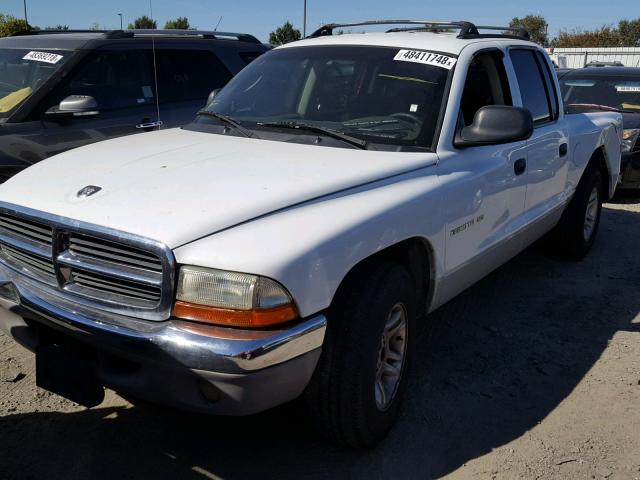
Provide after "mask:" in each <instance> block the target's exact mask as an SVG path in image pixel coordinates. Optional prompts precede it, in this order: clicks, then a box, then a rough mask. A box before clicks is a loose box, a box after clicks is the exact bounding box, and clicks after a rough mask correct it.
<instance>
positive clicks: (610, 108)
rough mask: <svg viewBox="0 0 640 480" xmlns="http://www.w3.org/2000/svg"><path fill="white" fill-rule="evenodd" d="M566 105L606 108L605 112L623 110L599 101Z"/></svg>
mask: <svg viewBox="0 0 640 480" xmlns="http://www.w3.org/2000/svg"><path fill="white" fill-rule="evenodd" d="M565 107H578V108H593V109H594V110H604V111H605V112H619V113H622V110H620V109H619V108H615V107H610V106H609V105H599V104H597V103H567V104H566V105H565Z"/></svg>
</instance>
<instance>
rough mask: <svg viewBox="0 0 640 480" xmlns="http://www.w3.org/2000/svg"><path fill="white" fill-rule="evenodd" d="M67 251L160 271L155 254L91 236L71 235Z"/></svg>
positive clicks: (158, 261) (160, 265) (159, 262)
mask: <svg viewBox="0 0 640 480" xmlns="http://www.w3.org/2000/svg"><path fill="white" fill-rule="evenodd" d="M69 251H71V252H73V253H80V254H84V255H86V256H88V257H95V258H97V259H99V260H102V261H105V262H113V263H118V264H125V265H128V266H130V267H132V268H139V269H143V270H151V271H162V263H161V261H160V259H159V258H158V257H156V256H153V255H149V254H148V253H146V252H142V251H140V250H138V249H136V248H131V247H128V248H127V247H125V246H124V245H118V244H114V243H113V242H105V241H102V240H98V239H94V238H91V237H85V236H79V235H71V237H70V238H69Z"/></svg>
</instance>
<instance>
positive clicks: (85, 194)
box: [76, 185, 102, 198]
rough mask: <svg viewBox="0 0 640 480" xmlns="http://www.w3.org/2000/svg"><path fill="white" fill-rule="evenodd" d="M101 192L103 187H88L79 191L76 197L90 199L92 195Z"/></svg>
mask: <svg viewBox="0 0 640 480" xmlns="http://www.w3.org/2000/svg"><path fill="white" fill-rule="evenodd" d="M100 190H102V187H97V186H95V185H87V186H86V187H84V188H82V189H80V190H78V193H76V196H77V197H78V198H85V197H90V196H91V195H93V194H95V193H98V192H99V191H100Z"/></svg>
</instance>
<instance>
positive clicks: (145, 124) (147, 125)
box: [136, 120, 163, 130]
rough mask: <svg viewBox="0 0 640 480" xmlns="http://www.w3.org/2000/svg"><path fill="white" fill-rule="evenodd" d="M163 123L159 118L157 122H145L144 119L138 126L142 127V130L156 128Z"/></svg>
mask: <svg viewBox="0 0 640 480" xmlns="http://www.w3.org/2000/svg"><path fill="white" fill-rule="evenodd" d="M162 125H163V123H162V122H161V121H160V120H158V121H157V122H145V121H144V120H143V122H142V123H139V124H138V125H136V128H140V129H142V130H147V129H149V128H156V127H161V126H162Z"/></svg>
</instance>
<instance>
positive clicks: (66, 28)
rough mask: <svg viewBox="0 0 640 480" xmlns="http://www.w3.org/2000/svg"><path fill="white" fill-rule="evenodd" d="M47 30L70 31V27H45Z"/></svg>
mask: <svg viewBox="0 0 640 480" xmlns="http://www.w3.org/2000/svg"><path fill="white" fill-rule="evenodd" d="M44 29H45V30H69V25H56V26H54V27H44Z"/></svg>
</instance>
